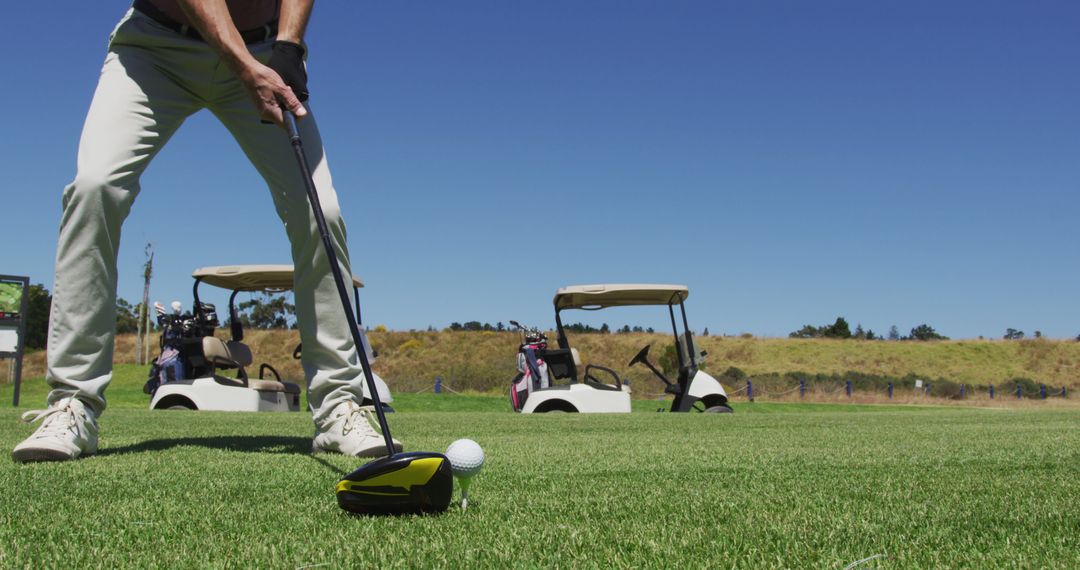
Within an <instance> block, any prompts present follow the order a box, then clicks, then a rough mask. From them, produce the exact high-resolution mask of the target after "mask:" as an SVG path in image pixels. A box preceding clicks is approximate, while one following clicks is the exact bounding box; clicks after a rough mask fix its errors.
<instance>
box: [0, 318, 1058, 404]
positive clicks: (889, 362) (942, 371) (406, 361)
mask: <svg viewBox="0 0 1080 570" xmlns="http://www.w3.org/2000/svg"><path fill="white" fill-rule="evenodd" d="M218 336H221V337H225V336H227V332H226V331H221V332H220V333H219V335H218ZM371 339H372V343H373V344H374V346H375V347H376V349H377V350H378V351H379V359H378V360H377V362H376V364H375V369H376V371H377V372H378V373H379V374H380V375H382V376H383V377H384V378H386V379H387V381H388V382H390V384H391V386H392V387H393V388H394V389H395V390H397V391H419V390H423V389H429V388H430V387H431V386H432V384H433V382H434V379H435V377H436V376H440V377H442V379H443V381H444V383H445V385H447V386H449V387H451V388H453V389H455V390H459V391H460V390H470V391H478V392H488V391H502V390H504V389H505V387H506V385H507V384H508V382H509V380H510V378H512V377H513V375H514V374H515V372H516V371H515V354H516V351H517V343H518V336H517V334H515V333H509V332H505V333H497V332H372V333H371ZM570 340H571V343H573V345H574V346H575V347H577V348H578V350H579V351H580V353H581V356H582V359H583V360H584V361H585V362H586V363H594V364H602V365H605V366H608V367H611V368H614V369H616V370H618V371H619V372H620V373H621V374H624V375H625V376H626V377H628V378H630V380H631V383H632V385H633V386H635V394H636V395H638V396H643V395H646V394H650V393H656V392H659V391H660V384H659V382H658V381H656V380H655V379H654V378H653V377H652V376H651V374H650V373H649V372H648V371H647V370H645V369H644V368H642V367H640V366H637V367H634V368H627V366H626V363H627V362H629V360H630V359H631V358H632V357H633V356H634V354H635V353H637V351H638V350H639V349H640V348H641V347H643V346H645V345H646V344H650V343H651V344H652V347H653V348H652V351H651V356H652V357H653V360H654V361H656V359H657V358H659V357H660V356H661V354H662V353H663V349H664V347H666V346H668V345H670V344H671V338H670V337H669V336H666V335H660V334H644V333H632V334H609V335H600V334H578V335H573V336H571V338H570ZM245 341H246V342H247V343H248V344H249V345H250V346H251V348H252V352H253V353H254V354H255V359H256V361H257V362H264V361H266V362H270V363H272V364H273V365H274V366H275V367H277V368H278V370H280V371H281V372H282V373H283V374H284V375H286V376H288V377H291V378H299V377H301V376H302V373H301V369H300V366H299V362H298V361H296V360H293V359H292V352H293V349H294V348H295V347H296V343H297V342H299V338H298V335H297V333H296V332H295V331H248V332H247V337H246V338H245ZM155 342H156V339H155ZM698 342H699V344H700V345H701V347H702V348H703V349H705V350H706V351H708V355H709V356H708V362H707V369H708V370H709V371H710V372H712V373H713V374H714V375H720V374H721V373H723V372H724V371H725V370H727V369H728V368H729V367H732V366H734V367H737V368H739V369H741V370H742V371H744V372H746V373H747V374H749V375H751V376H759V375H768V374H788V373H796V372H798V373H805V374H822V375H845V374H852V373H858V374H864V375H877V376H882V377H886V376H887V377H895V378H902V377H905V376H909V375H915V376H918V377H921V378H926V379H928V380H933V381H940V380H946V381H951V382H954V383H956V384H959V383H965V384H967V385H968V386H969V387H970V386H987V385H990V384H994V385H996V386H999V387H1001V386H1002V385H1004V384H1005V383H1007V382H1009V381H1012V380H1015V379H1018V378H1023V379H1028V380H1030V381H1031V382H1032V383H1034V384H1039V383H1044V384H1047V385H1049V386H1053V387H1055V388H1057V387H1061V386H1066V387H1069V388H1070V389H1076V388H1080V343H1077V342H1073V341H1051V340H1025V341H994V340H964V341H937V342H881V341H851V340H848V341H840V340H823V339H814V340H800V339H755V338H721V337H701V338H699V339H698ZM43 360H44V357H43V354H41V353H35V354H31V355H29V356H28V358H27V361H26V364H25V372H24V377H27V378H33V377H38V376H42V375H43V374H44V362H43ZM116 361H117V362H118V363H131V362H133V361H134V338H133V336H131V335H122V336H121V337H120V338H119V339H118V340H117V350H116ZM3 368H4V370H2V371H0V378H2V379H4V380H6V379H7V375H8V371H7V367H6V366H4V367H3ZM725 383H728V384H730V383H731V382H730V381H725ZM638 386H640V388H637V387H638ZM729 389H730V388H729ZM999 389H1001V390H1004V388H999Z"/></svg>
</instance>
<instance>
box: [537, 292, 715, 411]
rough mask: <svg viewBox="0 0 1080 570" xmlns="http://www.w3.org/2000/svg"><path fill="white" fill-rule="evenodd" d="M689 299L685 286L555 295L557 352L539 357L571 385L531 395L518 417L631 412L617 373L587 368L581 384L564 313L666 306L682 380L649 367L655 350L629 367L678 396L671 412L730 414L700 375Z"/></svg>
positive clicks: (641, 355)
mask: <svg viewBox="0 0 1080 570" xmlns="http://www.w3.org/2000/svg"><path fill="white" fill-rule="evenodd" d="M689 296H690V290H689V289H687V288H686V287H685V286H683V285H577V286H572V287H564V288H562V289H559V290H558V291H556V293H555V300H554V303H555V325H556V329H557V335H558V338H557V341H558V345H559V347H558V348H557V349H543V350H540V351H538V352H537V356H539V357H541V358H543V360H544V362H545V364H546V365H547V368H548V370H547V374H548V376H549V377H550V378H552V379H560V378H566V379H569V381H570V384H569V385H568V386H567V385H559V386H551V387H550V388H545V389H539V390H533V391H532V392H531V393H530V394H528V395H527V397H526V398H524V404H523V405H522V406H521V407H520V411H521V412H523V413H528V412H540V411H552V410H559V411H566V412H571V411H619V412H622V411H625V412H629V411H630V394H629V386H628V385H627V384H626V382H624V381H623V380H621V379H620V377H619V375H618V373H617V372H615V371H614V370H612V369H610V368H606V367H603V366H598V365H595V364H589V365H588V366H586V367H585V370H584V371H583V373H582V377H581V381H580V382H579V378H578V368H579V367H580V366H581V358H580V356H579V355H578V351H577V349H574V348H572V347H571V346H570V341H569V340H568V339H567V338H566V330H565V329H564V327H563V323H562V316H561V313H562V311H563V310H566V309H582V310H586V311H595V310H600V309H605V308H608V307H625V306H636V305H667V307H668V314H669V315H670V316H671V328H672V334H673V335H674V339H675V347H676V354H677V356H678V360H679V373H678V377H677V378H676V379H675V380H674V381H672V380H671V379H669V378H668V377H667V376H666V375H664V373H663V372H661V371H660V370H659V369H658V368H657V367H656V366H654V365H653V364H652V363H651V362H649V348H650V346H651V345H645V347H644V348H642V349H641V350H640V351H639V352H638V353H637V355H636V356H634V358H633V359H631V360H630V363H629V364H628V366H634V365H636V364H643V365H644V366H646V367H647V368H648V369H649V370H651V371H652V372H653V374H655V375H656V376H657V378H659V379H660V381H661V382H663V383H664V386H665V388H664V392H665V393H667V394H671V395H673V396H674V400H673V401H672V403H671V411H672V412H689V411H699V412H707V413H731V411H732V410H731V408H730V407H729V406H728V405H727V404H728V397H727V392H725V391H724V387H723V386H721V385H720V382H718V381H717V380H716V379H715V378H713V377H712V376H710V375H709V374H708V373H706V372H704V371H702V370H699V369H698V365H700V364H701V363H702V362H704V357H705V353H704V352H700V351H698V350H697V347H696V346H695V345H694V339H693V335H692V334H691V332H690V327H689V325H688V324H687V320H686V307H685V305H684V304H683V303H684V302H685V301H686V298H687V297H689ZM676 305H678V306H679V312H680V313H681V314H682V331H683V332H682V333H680V332H679V326H678V324H677V322H676V320H675V306H676ZM601 373H602V374H601ZM596 374H601V377H602V378H605V379H608V378H609V379H610V383H608V382H604V381H601V380H600V379H599V378H597V376H596ZM519 399H520V398H519ZM583 404H584V405H583Z"/></svg>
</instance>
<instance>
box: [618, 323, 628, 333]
mask: <svg viewBox="0 0 1080 570" xmlns="http://www.w3.org/2000/svg"><path fill="white" fill-rule="evenodd" d="M619 332H620V333H623V334H625V333H628V332H630V325H623V326H622V328H621V329H619Z"/></svg>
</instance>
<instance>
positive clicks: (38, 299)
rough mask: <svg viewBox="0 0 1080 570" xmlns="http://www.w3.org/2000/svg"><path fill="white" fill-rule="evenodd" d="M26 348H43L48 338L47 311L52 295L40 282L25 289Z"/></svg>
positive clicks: (50, 305)
mask: <svg viewBox="0 0 1080 570" xmlns="http://www.w3.org/2000/svg"><path fill="white" fill-rule="evenodd" d="M26 296H27V299H26V348H45V344H46V339H48V338H49V312H50V311H51V310H52V295H51V294H50V293H49V290H48V289H46V288H45V286H44V285H42V284H41V283H37V284H35V285H31V286H30V287H29V289H27V291H26Z"/></svg>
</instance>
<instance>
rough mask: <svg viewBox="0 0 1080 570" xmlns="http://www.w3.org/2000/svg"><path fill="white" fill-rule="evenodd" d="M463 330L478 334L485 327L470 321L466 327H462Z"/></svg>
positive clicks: (478, 322) (477, 322)
mask: <svg viewBox="0 0 1080 570" xmlns="http://www.w3.org/2000/svg"><path fill="white" fill-rule="evenodd" d="M462 328H463V329H465V330H467V331H473V332H476V331H481V330H484V325H482V324H480V321H468V322H466V323H465V324H464V325H462Z"/></svg>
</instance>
